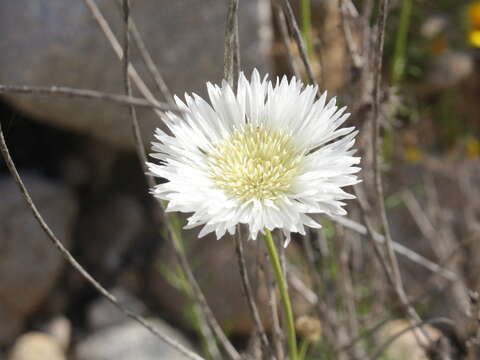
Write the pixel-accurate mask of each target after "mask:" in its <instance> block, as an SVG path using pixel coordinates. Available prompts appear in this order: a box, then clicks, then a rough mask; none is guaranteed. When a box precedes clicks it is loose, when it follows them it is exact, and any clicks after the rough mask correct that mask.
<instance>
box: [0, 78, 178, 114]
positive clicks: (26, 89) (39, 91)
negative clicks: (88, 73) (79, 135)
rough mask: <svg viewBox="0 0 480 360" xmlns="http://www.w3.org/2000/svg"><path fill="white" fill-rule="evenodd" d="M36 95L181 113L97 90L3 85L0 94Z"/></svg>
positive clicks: (151, 101) (147, 102) (139, 99)
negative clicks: (98, 101) (106, 102)
mask: <svg viewBox="0 0 480 360" xmlns="http://www.w3.org/2000/svg"><path fill="white" fill-rule="evenodd" d="M2 93H4V94H6V93H12V94H34V95H59V96H64V97H67V98H85V99H93V100H100V101H111V102H115V103H119V104H122V105H133V106H138V107H149V108H153V109H156V110H161V111H181V110H180V109H179V108H178V107H177V106H175V105H170V104H166V103H161V102H158V101H156V100H148V99H142V98H136V97H132V96H125V95H121V94H111V93H106V92H101V91H95V90H87V89H75V88H70V87H65V86H27V85H1V84H0V94H2Z"/></svg>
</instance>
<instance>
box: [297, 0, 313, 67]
mask: <svg viewBox="0 0 480 360" xmlns="http://www.w3.org/2000/svg"><path fill="white" fill-rule="evenodd" d="M310 9H311V5H310V0H301V8H300V11H301V20H302V35H303V39H304V40H305V45H306V47H307V55H308V57H309V58H310V59H311V58H312V56H313V37H312V15H311V11H310Z"/></svg>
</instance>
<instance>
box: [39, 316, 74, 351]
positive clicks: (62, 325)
mask: <svg viewBox="0 0 480 360" xmlns="http://www.w3.org/2000/svg"><path fill="white" fill-rule="evenodd" d="M44 331H45V332H46V333H47V334H49V335H50V336H51V337H52V338H53V339H55V340H56V341H57V343H58V344H59V345H60V346H61V347H62V349H64V350H67V349H68V347H69V346H70V341H71V337H72V324H71V322H70V320H68V319H67V318H66V317H63V316H57V317H55V318H53V319H52V320H50V321H49V322H48V323H47V324H46V325H45V327H44Z"/></svg>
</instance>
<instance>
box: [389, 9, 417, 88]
mask: <svg viewBox="0 0 480 360" xmlns="http://www.w3.org/2000/svg"><path fill="white" fill-rule="evenodd" d="M411 14H412V0H403V2H402V10H401V13H400V24H399V26H398V31H397V38H396V39H395V52H394V54H393V68H392V85H398V84H399V83H400V81H401V80H402V77H403V73H404V71H405V64H406V49H407V36H408V29H409V27H410V16H411Z"/></svg>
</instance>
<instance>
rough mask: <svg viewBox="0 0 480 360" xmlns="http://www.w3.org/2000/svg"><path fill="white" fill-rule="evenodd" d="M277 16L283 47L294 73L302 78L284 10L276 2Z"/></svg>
mask: <svg viewBox="0 0 480 360" xmlns="http://www.w3.org/2000/svg"><path fill="white" fill-rule="evenodd" d="M274 10H275V15H276V18H277V22H278V27H279V29H280V36H281V37H282V42H283V46H284V47H285V50H286V51H287V57H288V63H289V64H290V67H291V68H292V71H293V73H294V74H295V76H296V77H297V78H299V79H300V78H301V77H302V76H301V73H300V68H299V64H298V60H297V58H296V57H295V56H294V55H293V52H292V48H291V46H290V36H289V35H288V27H287V21H286V20H285V15H284V14H283V11H282V8H281V7H280V4H278V2H277V1H275V2H274Z"/></svg>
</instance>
